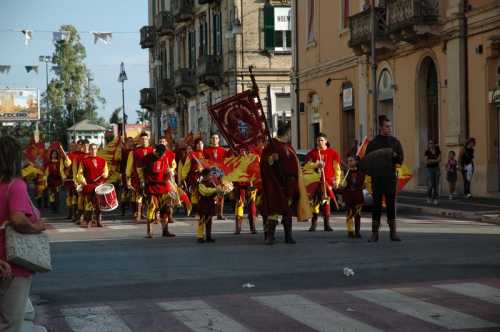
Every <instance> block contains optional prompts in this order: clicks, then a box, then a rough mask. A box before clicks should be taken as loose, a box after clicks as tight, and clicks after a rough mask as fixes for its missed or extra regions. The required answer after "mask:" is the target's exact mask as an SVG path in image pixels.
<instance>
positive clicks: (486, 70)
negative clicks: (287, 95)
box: [292, 0, 500, 196]
mask: <svg viewBox="0 0 500 332" xmlns="http://www.w3.org/2000/svg"><path fill="white" fill-rule="evenodd" d="M371 2H372V1H366V0H359V1H358V0H345V1H344V0H335V1H331V0H294V1H293V4H292V7H293V12H294V13H296V15H293V17H294V24H293V26H294V31H293V36H294V42H295V45H297V49H296V50H294V59H293V67H294V74H293V75H292V82H293V92H296V94H295V95H294V96H293V97H292V98H293V99H294V107H293V108H294V110H297V111H296V112H294V114H293V128H294V130H295V137H294V139H295V143H296V144H297V145H298V146H299V147H300V148H310V147H311V146H313V144H314V136H315V135H316V134H317V133H318V132H320V131H321V132H326V133H327V134H328V136H329V137H330V138H331V141H332V144H333V146H334V147H335V148H337V149H339V151H340V152H341V154H342V156H345V155H346V154H347V153H348V152H349V151H351V150H353V149H354V148H355V147H356V145H357V144H359V142H360V141H362V139H363V138H364V137H365V136H371V135H373V133H374V132H375V128H376V127H375V123H376V122H375V121H376V118H377V115H380V114H386V115H387V116H388V117H389V118H390V119H392V121H393V127H394V134H395V135H396V136H397V137H398V138H399V139H400V140H401V142H402V144H403V146H404V149H405V154H406V156H405V159H406V161H405V163H406V164H407V165H408V166H410V167H411V168H413V170H414V174H415V176H414V178H413V180H412V182H411V183H410V184H409V185H408V187H407V188H408V189H410V190H412V189H413V190H415V189H419V188H420V187H423V186H425V157H424V152H425V150H426V147H427V143H428V141H429V140H434V141H435V142H438V143H439V146H440V148H441V150H442V156H443V163H444V162H445V161H446V158H447V155H448V151H450V150H454V151H456V152H457V154H458V152H459V150H460V148H461V145H462V144H463V143H464V141H465V140H466V139H467V138H469V137H474V138H475V139H476V141H477V146H476V151H475V152H476V154H475V164H476V173H475V175H474V181H473V188H472V190H473V194H476V195H481V196H498V195H499V191H500V175H499V174H500V147H499V140H500V132H499V127H500V115H499V113H500V103H499V102H500V97H499V95H500V93H498V91H499V90H500V57H499V54H500V1H498V0H482V1H481V0H469V1H463V0H462V1H460V0H441V1H437V0H425V1H420V0H385V1H382V0H379V1H375V8H374V15H375V16H374V17H375V21H374V22H375V24H374V25H372V24H371V23H372V21H371V17H372V16H371V13H372V9H371V8H372V7H371ZM372 26H374V33H373V34H372V31H373V30H372ZM372 35H375V41H376V42H375V43H373V47H374V49H375V55H376V56H375V62H374V64H375V65H376V67H372V61H371V60H372V58H371V54H372V52H371V50H372V43H371V41H372ZM375 85H376V86H377V89H374V86H375ZM373 92H375V94H374V93H373ZM373 105H377V106H376V107H373ZM374 109H376V112H375V111H374ZM442 175H443V176H442V177H441V178H442V184H443V186H442V188H446V187H444V184H445V176H444V175H445V174H444V172H443V173H442ZM459 178H460V177H459Z"/></svg>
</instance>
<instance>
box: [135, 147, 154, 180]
mask: <svg viewBox="0 0 500 332" xmlns="http://www.w3.org/2000/svg"><path fill="white" fill-rule="evenodd" d="M153 152H154V148H153V147H152V146H148V147H138V148H135V149H134V151H133V152H132V153H133V155H134V164H133V170H132V186H133V187H134V188H136V189H138V188H139V187H140V183H139V174H138V173H137V169H139V168H143V167H144V162H143V160H144V158H145V157H146V156H147V155H150V154H152V153H153Z"/></svg>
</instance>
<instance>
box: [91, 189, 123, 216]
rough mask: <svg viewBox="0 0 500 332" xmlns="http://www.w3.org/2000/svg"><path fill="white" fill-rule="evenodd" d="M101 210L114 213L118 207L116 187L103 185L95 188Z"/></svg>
mask: <svg viewBox="0 0 500 332" xmlns="http://www.w3.org/2000/svg"><path fill="white" fill-rule="evenodd" d="M95 194H96V197H97V202H98V203H99V209H100V210H101V211H104V212H109V211H113V210H115V209H116V208H117V207H118V199H117V198H116V191H115V187H114V186H113V185H112V184H111V183H105V184H101V185H100V186H97V187H96V188H95Z"/></svg>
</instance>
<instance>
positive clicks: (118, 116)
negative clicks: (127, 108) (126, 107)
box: [109, 107, 122, 124]
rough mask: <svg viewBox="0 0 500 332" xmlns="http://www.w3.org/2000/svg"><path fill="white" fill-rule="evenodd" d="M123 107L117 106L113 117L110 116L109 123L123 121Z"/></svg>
mask: <svg viewBox="0 0 500 332" xmlns="http://www.w3.org/2000/svg"><path fill="white" fill-rule="evenodd" d="M121 113H122V108H121V107H117V108H115V110H114V111H113V113H112V114H111V117H110V118H109V123H115V124H121V123H122V116H121Z"/></svg>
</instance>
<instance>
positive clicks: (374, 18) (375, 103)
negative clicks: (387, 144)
mask: <svg viewBox="0 0 500 332" xmlns="http://www.w3.org/2000/svg"><path fill="white" fill-rule="evenodd" d="M370 7H371V8H370V9H371V11H372V12H371V16H370V20H371V22H370V23H371V75H372V89H373V90H372V104H373V105H372V106H373V124H374V127H373V136H374V137H375V136H377V133H378V132H377V131H378V119H377V118H378V85H377V41H376V37H377V24H378V22H377V21H378V20H377V13H376V11H375V0H372V1H371V6H370Z"/></svg>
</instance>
